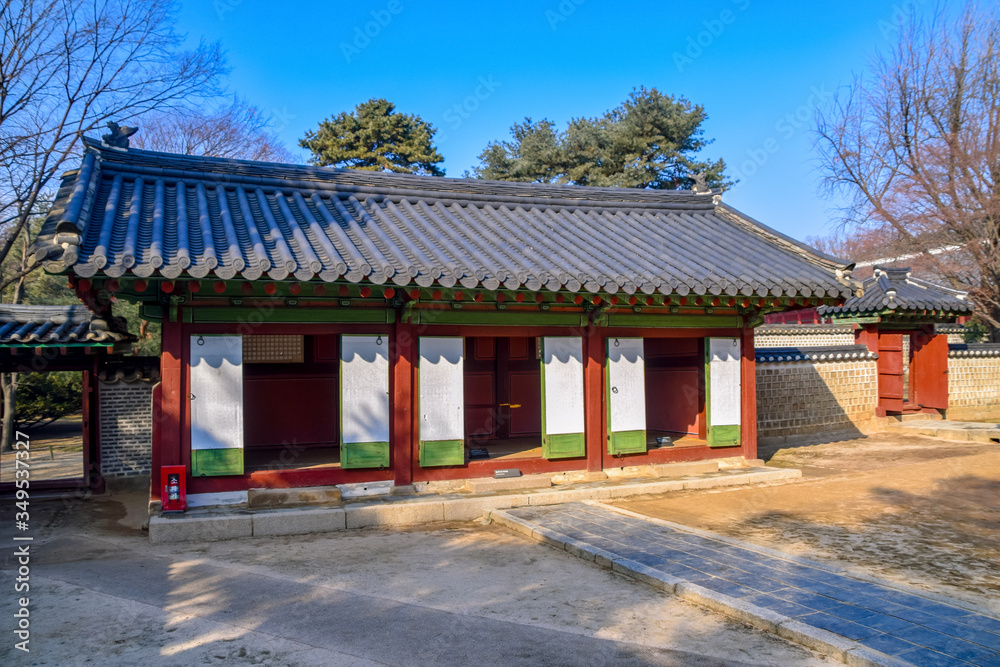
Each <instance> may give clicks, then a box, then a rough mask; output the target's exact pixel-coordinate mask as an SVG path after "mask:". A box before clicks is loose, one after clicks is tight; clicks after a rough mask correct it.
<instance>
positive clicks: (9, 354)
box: [0, 304, 135, 492]
mask: <svg viewBox="0 0 1000 667" xmlns="http://www.w3.org/2000/svg"><path fill="white" fill-rule="evenodd" d="M134 340H135V338H134V337H133V336H132V335H130V334H129V333H128V331H127V330H126V328H125V323H124V322H122V321H121V320H119V319H115V318H112V317H110V315H108V316H107V317H100V316H98V315H96V314H94V313H93V312H92V311H90V310H89V309H88V308H87V307H85V306H82V305H78V306H28V305H14V304H0V373H18V374H26V373H53V372H59V371H74V372H80V373H82V386H83V390H82V397H81V405H82V417H83V419H82V433H81V438H82V444H83V453H82V466H81V467H80V468H79V470H78V471H77V472H78V473H79V474H73V475H72V476H71V477H65V478H51V477H49V478H46V476H44V475H42V474H38V473H36V474H34V475H33V476H32V478H31V486H32V488H35V489H67V488H71V489H88V490H91V491H102V490H103V489H104V479H103V476H102V474H101V467H100V454H101V453H100V447H99V444H98V407H97V405H98V386H99V382H98V379H99V373H100V371H101V368H102V362H103V361H104V360H105V359H106V358H107V356H108V355H111V354H114V353H117V352H125V351H127V350H128V348H129V347H130V346H131V343H132V342H134ZM3 406H4V414H3V418H4V419H5V420H6V419H9V418H11V417H12V414H9V413H8V411H9V410H12V408H13V406H12V405H10V402H9V401H4V403H3ZM30 456H33V457H35V459H36V460H40V458H41V457H42V456H43V453H41V452H38V453H31V455H30ZM29 461H30V458H29ZM5 463H8V464H9V463H11V462H7V461H5ZM6 473H11V474H6ZM13 478H14V475H13V473H12V472H11V471H10V470H7V471H5V474H4V475H3V481H2V482H0V492H3V491H10V490H12V489H13V488H14V486H15V484H14V479H13Z"/></svg>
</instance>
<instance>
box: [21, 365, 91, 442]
mask: <svg viewBox="0 0 1000 667" xmlns="http://www.w3.org/2000/svg"><path fill="white" fill-rule="evenodd" d="M82 409H83V374H82V373H80V372H79V371H57V372H52V373H22V374H20V375H19V376H18V383H17V408H16V413H15V414H16V415H17V424H18V426H19V427H20V428H30V427H31V426H34V425H36V424H43V423H48V422H50V421H55V420H56V419H59V418H60V417H65V416H66V415H71V414H74V413H76V412H79V411H80V410H82Z"/></svg>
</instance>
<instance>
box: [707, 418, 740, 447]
mask: <svg viewBox="0 0 1000 667" xmlns="http://www.w3.org/2000/svg"><path fill="white" fill-rule="evenodd" d="M708 446H709V447H739V446H740V427H739V425H738V424H735V425H730V426H709V427H708Z"/></svg>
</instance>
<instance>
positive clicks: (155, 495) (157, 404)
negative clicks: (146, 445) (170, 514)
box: [149, 369, 163, 501]
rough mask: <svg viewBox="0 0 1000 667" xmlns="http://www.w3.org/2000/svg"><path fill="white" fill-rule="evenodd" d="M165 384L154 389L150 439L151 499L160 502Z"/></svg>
mask: <svg viewBox="0 0 1000 667" xmlns="http://www.w3.org/2000/svg"><path fill="white" fill-rule="evenodd" d="M161 378H162V369H161ZM162 396H163V382H162V380H161V381H160V382H157V383H156V386H155V387H153V429H152V434H151V438H150V444H151V446H152V452H151V454H150V470H152V473H151V474H150V476H149V499H150V500H151V501H157V500H160V466H161V465H162V464H161V463H160V449H161V447H160V442H161V440H162V438H161V433H162V430H161V429H162V428H163V401H162Z"/></svg>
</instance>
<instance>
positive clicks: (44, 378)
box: [0, 371, 86, 482]
mask: <svg viewBox="0 0 1000 667" xmlns="http://www.w3.org/2000/svg"><path fill="white" fill-rule="evenodd" d="M12 385H13V386H14V391H13V395H14V397H15V399H14V403H15V407H14V411H13V414H12V415H6V414H5V415H3V419H4V420H7V419H10V420H11V422H12V428H11V442H10V443H5V445H4V448H3V454H2V458H0V482H13V481H15V479H17V478H18V475H17V471H18V470H19V469H21V470H30V479H31V481H32V482H40V481H54V480H73V479H82V478H84V477H85V470H84V467H85V465H86V462H85V452H84V445H85V441H84V437H83V430H84V428H85V424H84V421H85V420H84V414H83V372H82V371H49V372H41V373H10V374H6V375H5V381H4V388H5V389H7V388H8V387H11V386H12ZM18 433H20V434H22V435H23V436H27V437H26V438H25V437H20V436H18V435H17V434H18ZM18 441H19V442H21V443H26V444H21V445H18ZM8 444H9V447H8ZM19 452H20V455H19V454H18V453H19ZM18 460H20V463H19V462H18ZM23 476H24V474H23V473H22V477H23Z"/></svg>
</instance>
